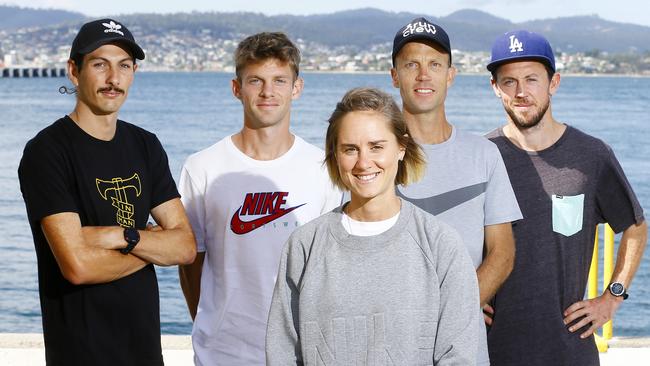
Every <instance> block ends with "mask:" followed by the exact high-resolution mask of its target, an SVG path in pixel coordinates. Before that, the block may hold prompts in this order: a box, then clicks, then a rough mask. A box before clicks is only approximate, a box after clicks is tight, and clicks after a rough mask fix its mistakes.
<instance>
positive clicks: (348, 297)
mask: <svg viewBox="0 0 650 366" xmlns="http://www.w3.org/2000/svg"><path fill="white" fill-rule="evenodd" d="M478 308H479V293H478V284H477V279H476V271H475V270H474V267H473V265H472V262H471V260H470V258H469V255H468V254H467V252H466V249H465V248H464V246H463V244H462V242H461V239H460V237H459V235H458V233H456V232H455V231H454V229H452V228H451V227H450V226H447V225H446V224H444V223H442V222H441V221H439V220H438V219H436V218H435V217H433V216H431V215H430V214H428V213H426V212H424V211H422V210H420V209H419V208H417V207H415V206H413V205H412V204H411V203H409V202H407V201H404V200H402V208H401V211H400V214H399V218H398V220H397V223H396V224H395V225H394V226H393V227H392V228H390V229H389V230H388V231H386V232H384V233H382V234H379V235H375V236H367V237H361V236H353V235H349V234H348V233H347V232H346V231H345V229H344V228H343V226H342V225H341V208H338V209H335V210H334V211H332V212H330V213H327V214H325V215H323V216H321V217H319V218H317V219H315V220H313V221H311V222H309V223H307V224H306V225H303V226H302V227H299V228H298V229H296V230H295V231H294V232H293V234H292V235H291V236H290V237H289V240H288V242H287V244H286V245H285V247H284V249H283V252H282V257H281V262H280V269H279V272H278V280H277V283H276V286H275V291H274V293H273V300H272V304H271V310H270V313H269V321H268V326H267V332H266V363H267V365H282V366H286V365H327V366H329V365H474V364H475V363H476V352H477V341H478V335H477V329H476V322H477V319H476V318H477V317H478V315H479V313H478V311H477V309H478Z"/></svg>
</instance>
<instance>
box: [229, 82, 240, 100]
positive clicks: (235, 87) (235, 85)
mask: <svg viewBox="0 0 650 366" xmlns="http://www.w3.org/2000/svg"><path fill="white" fill-rule="evenodd" d="M230 89H231V90H232V95H234V96H235V98H237V99H239V100H241V83H240V82H239V80H237V79H232V80H231V81H230Z"/></svg>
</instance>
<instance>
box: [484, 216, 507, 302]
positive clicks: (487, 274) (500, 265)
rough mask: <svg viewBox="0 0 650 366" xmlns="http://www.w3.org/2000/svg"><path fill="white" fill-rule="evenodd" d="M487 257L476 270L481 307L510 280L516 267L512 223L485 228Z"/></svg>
mask: <svg viewBox="0 0 650 366" xmlns="http://www.w3.org/2000/svg"><path fill="white" fill-rule="evenodd" d="M485 228H486V229H485V245H486V249H487V250H486V255H485V258H483V262H481V265H480V266H479V267H478V268H477V269H476V276H477V277H478V286H479V293H480V301H481V307H483V306H484V305H485V304H487V303H488V302H489V301H490V300H491V299H492V297H494V294H496V292H497V291H498V290H499V288H500V287H501V285H502V284H503V282H504V281H505V280H506V279H507V278H508V276H509V275H510V272H511V271H512V268H513V266H514V258H515V244H514V239H513V236H512V228H511V225H510V223H506V224H498V225H491V226H486V227H485Z"/></svg>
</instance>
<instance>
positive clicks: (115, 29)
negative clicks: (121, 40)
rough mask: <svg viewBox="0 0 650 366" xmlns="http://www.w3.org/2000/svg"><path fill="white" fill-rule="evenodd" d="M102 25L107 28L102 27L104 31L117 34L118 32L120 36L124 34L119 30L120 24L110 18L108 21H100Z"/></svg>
mask: <svg viewBox="0 0 650 366" xmlns="http://www.w3.org/2000/svg"><path fill="white" fill-rule="evenodd" d="M102 25H103V26H104V27H106V28H107V29H104V33H117V34H119V35H121V36H123V35H124V33H123V32H122V31H121V30H120V29H122V26H121V25H119V24H117V23H115V22H114V21H112V20H111V22H110V23H102Z"/></svg>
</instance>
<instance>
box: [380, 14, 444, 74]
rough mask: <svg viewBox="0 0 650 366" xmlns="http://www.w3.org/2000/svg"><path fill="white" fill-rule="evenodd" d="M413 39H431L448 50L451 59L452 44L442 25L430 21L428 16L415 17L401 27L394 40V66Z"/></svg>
mask: <svg viewBox="0 0 650 366" xmlns="http://www.w3.org/2000/svg"><path fill="white" fill-rule="evenodd" d="M413 41H431V42H433V43H435V44H437V45H439V46H440V47H442V49H444V50H445V51H447V53H448V54H449V61H451V45H450V44H449V36H448V35H447V32H445V30H444V29H442V27H441V26H439V25H436V24H433V23H431V22H430V21H428V20H427V19H426V18H415V19H413V20H411V21H410V22H409V23H408V24H407V25H405V26H403V27H402V28H400V30H399V31H397V33H396V34H395V39H394V40H393V67H394V66H395V58H396V57H397V54H398V53H399V51H400V50H401V49H402V47H404V45H405V44H407V43H409V42H413Z"/></svg>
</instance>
